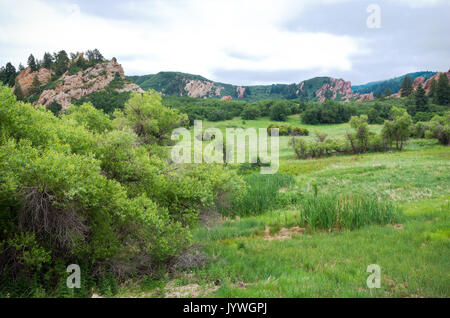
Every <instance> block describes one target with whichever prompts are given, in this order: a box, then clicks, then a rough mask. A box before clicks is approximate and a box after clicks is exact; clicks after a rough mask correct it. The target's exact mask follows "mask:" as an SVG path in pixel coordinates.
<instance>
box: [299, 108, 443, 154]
mask: <svg viewBox="0 0 450 318" xmlns="http://www.w3.org/2000/svg"><path fill="white" fill-rule="evenodd" d="M349 124H350V127H351V128H352V129H353V131H348V132H346V134H345V137H344V138H329V137H328V136H327V135H326V134H324V133H316V134H315V139H316V140H315V141H306V140H305V139H302V138H298V137H293V138H292V140H291V144H292V147H293V149H294V152H295V155H296V157H297V158H298V159H307V158H320V157H325V156H331V155H339V154H360V153H366V152H378V151H386V150H392V149H395V150H402V149H403V148H404V146H405V144H406V143H407V142H408V139H409V138H410V137H415V138H432V139H437V140H438V141H439V143H440V144H441V145H445V146H448V145H449V141H450V112H447V113H445V114H444V116H439V115H436V116H434V117H433V119H432V120H431V121H429V122H418V123H416V124H415V125H413V120H412V118H411V116H410V115H409V114H408V112H407V111H406V109H404V108H398V107H393V108H392V110H391V115H390V119H389V120H386V121H385V122H384V125H383V128H382V130H381V132H380V133H379V134H377V133H374V132H371V131H370V130H369V125H368V117H367V116H366V115H361V116H352V117H351V119H350V121H349Z"/></svg>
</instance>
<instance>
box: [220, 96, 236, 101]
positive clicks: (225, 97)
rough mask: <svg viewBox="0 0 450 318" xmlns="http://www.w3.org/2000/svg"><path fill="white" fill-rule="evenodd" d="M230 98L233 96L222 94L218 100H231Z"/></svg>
mask: <svg viewBox="0 0 450 318" xmlns="http://www.w3.org/2000/svg"><path fill="white" fill-rule="evenodd" d="M232 99H233V97H231V96H223V97H222V98H221V99H220V100H224V101H227V102H229V101H231V100H232Z"/></svg>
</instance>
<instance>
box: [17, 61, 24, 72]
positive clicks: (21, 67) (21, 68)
mask: <svg viewBox="0 0 450 318" xmlns="http://www.w3.org/2000/svg"><path fill="white" fill-rule="evenodd" d="M24 69H25V67H24V66H23V65H22V63H19V68H18V71H19V73H20V72H22V71H23V70H24Z"/></svg>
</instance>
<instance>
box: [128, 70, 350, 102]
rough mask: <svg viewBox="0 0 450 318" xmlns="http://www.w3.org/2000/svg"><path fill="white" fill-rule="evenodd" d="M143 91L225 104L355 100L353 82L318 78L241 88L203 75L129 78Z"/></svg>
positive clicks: (177, 73) (175, 73) (182, 74)
mask: <svg viewBox="0 0 450 318" xmlns="http://www.w3.org/2000/svg"><path fill="white" fill-rule="evenodd" d="M127 78H128V79H130V80H132V81H133V82H134V83H135V84H137V85H139V86H140V87H141V88H142V89H143V90H148V89H150V88H151V89H154V90H156V91H159V92H161V93H163V94H164V95H168V96H189V97H200V98H221V99H224V100H243V101H258V100H264V99H297V100H301V101H323V100H325V99H327V98H328V99H333V100H349V99H350V98H353V97H358V96H353V95H352V94H351V90H350V86H351V84H350V82H346V81H344V80H342V79H334V78H331V77H315V78H312V79H309V80H306V81H303V82H300V83H298V84H296V83H293V84H272V85H252V86H237V85H231V84H225V83H220V82H214V81H211V80H208V79H206V78H204V77H202V76H199V75H192V74H186V73H180V72H159V73H157V74H151V75H143V76H128V77H127Z"/></svg>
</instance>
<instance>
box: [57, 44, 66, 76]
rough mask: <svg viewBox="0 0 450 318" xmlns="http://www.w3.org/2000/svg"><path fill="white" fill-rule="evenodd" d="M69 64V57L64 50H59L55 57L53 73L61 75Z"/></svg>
mask: <svg viewBox="0 0 450 318" xmlns="http://www.w3.org/2000/svg"><path fill="white" fill-rule="evenodd" d="M68 65H69V57H68V55H67V53H66V51H64V50H62V51H59V52H58V54H57V55H56V59H55V73H56V75H57V76H61V75H63V74H64V72H65V71H67V67H68Z"/></svg>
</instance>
